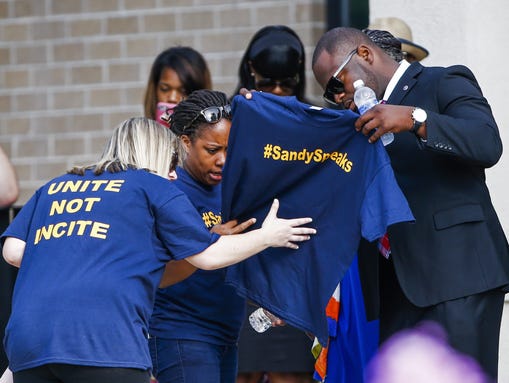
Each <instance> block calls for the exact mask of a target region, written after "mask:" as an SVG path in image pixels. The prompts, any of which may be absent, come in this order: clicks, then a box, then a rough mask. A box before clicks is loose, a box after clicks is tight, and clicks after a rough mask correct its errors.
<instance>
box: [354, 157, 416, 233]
mask: <svg viewBox="0 0 509 383" xmlns="http://www.w3.org/2000/svg"><path fill="white" fill-rule="evenodd" d="M408 221H415V218H414V216H413V215H412V212H411V210H410V207H409V206H408V202H407V200H406V198H405V196H404V195H403V192H402V191H401V189H400V188H399V186H398V184H397V182H396V179H395V177H394V173H393V171H392V168H391V167H390V164H386V165H384V166H383V167H382V168H381V169H380V170H379V171H378V172H377V174H376V175H375V177H374V178H373V180H372V182H371V183H370V184H369V186H368V188H367V190H366V194H365V196H364V201H363V203H362V207H361V232H362V236H363V237H364V238H366V239H367V240H368V241H374V240H375V239H377V238H380V237H381V236H382V235H384V234H385V232H386V231H387V227H388V226H390V225H392V224H395V223H398V222H408Z"/></svg>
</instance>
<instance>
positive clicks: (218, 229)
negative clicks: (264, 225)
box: [210, 218, 256, 235]
mask: <svg viewBox="0 0 509 383" xmlns="http://www.w3.org/2000/svg"><path fill="white" fill-rule="evenodd" d="M255 222H256V218H250V219H248V220H247V221H244V222H242V223H238V221H237V220H236V219H232V220H231V221H228V222H226V223H223V224H221V225H214V226H212V228H211V229H210V231H211V232H212V233H216V234H219V235H231V234H239V233H242V232H243V231H244V230H246V229H247V228H248V227H249V226H252V225H253V224H254V223H255Z"/></svg>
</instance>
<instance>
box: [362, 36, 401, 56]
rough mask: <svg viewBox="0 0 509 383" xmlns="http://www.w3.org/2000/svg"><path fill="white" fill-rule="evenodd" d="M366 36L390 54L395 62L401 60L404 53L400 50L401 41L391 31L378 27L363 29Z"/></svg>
mask: <svg viewBox="0 0 509 383" xmlns="http://www.w3.org/2000/svg"><path fill="white" fill-rule="evenodd" d="M362 32H364V33H365V34H366V35H368V37H369V38H370V39H371V41H373V42H374V43H375V44H376V45H378V46H379V47H380V48H382V50H383V51H384V52H385V53H386V54H388V55H389V56H391V57H392V58H393V59H394V60H396V61H397V62H400V61H401V60H403V58H404V55H403V52H402V51H401V41H399V39H398V38H396V37H394V35H393V34H392V33H390V32H389V31H384V30H380V29H367V28H366V29H363V30H362Z"/></svg>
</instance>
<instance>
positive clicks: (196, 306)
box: [150, 168, 245, 345]
mask: <svg viewBox="0 0 509 383" xmlns="http://www.w3.org/2000/svg"><path fill="white" fill-rule="evenodd" d="M177 175H178V178H177V180H175V181H173V183H174V184H175V185H176V186H177V187H178V188H179V189H181V190H182V191H183V192H184V193H185V194H186V195H187V196H188V198H189V199H190V201H191V203H192V204H193V205H194V206H195V208H196V210H197V211H198V213H199V214H200V215H201V217H202V220H203V223H204V224H205V227H207V229H210V228H211V227H212V226H214V225H218V224H221V184H219V185H215V186H210V185H203V184H201V183H199V182H197V181H195V180H194V179H193V178H192V177H191V176H190V175H189V174H188V173H187V172H186V171H185V170H184V169H182V168H177ZM224 274H225V271H224V270H213V271H206V270H197V271H196V272H195V273H194V274H192V275H191V276H190V277H189V278H187V279H185V280H184V281H182V282H179V283H177V284H175V285H173V286H170V287H167V288H164V289H159V290H158V291H157V295H156V302H155V306H154V313H153V314H152V318H151V319H150V335H153V336H156V337H161V338H166V339H190V340H199V341H205V342H210V343H213V344H220V345H230V344H235V343H236V342H237V339H238V336H239V332H240V328H241V326H242V321H243V319H244V310H245V300H244V299H243V298H241V297H240V296H239V295H237V293H236V292H235V289H234V288H233V287H232V286H230V285H227V284H225V282H224Z"/></svg>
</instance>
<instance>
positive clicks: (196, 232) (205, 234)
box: [155, 194, 219, 260]
mask: <svg viewBox="0 0 509 383" xmlns="http://www.w3.org/2000/svg"><path fill="white" fill-rule="evenodd" d="M155 214H156V230H157V234H158V236H159V238H160V239H161V241H162V242H163V243H164V245H165V246H166V247H167V248H168V250H169V251H170V252H171V254H172V258H174V259H177V260H179V259H184V258H187V257H189V256H191V255H195V254H198V253H201V252H202V251H203V250H205V249H206V248H207V247H209V246H210V245H212V244H213V243H214V242H216V241H217V240H218V239H219V235H218V234H215V233H211V232H209V231H208V230H207V228H206V227H205V225H204V224H203V221H202V219H201V217H200V215H199V214H198V212H197V211H196V208H195V207H194V206H193V205H192V204H191V202H190V201H189V199H188V198H187V197H186V196H185V195H184V194H180V195H177V196H175V197H174V198H172V199H170V200H169V201H168V202H166V203H165V204H164V205H163V206H162V207H161V208H159V209H157V211H156V212H155Z"/></svg>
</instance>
